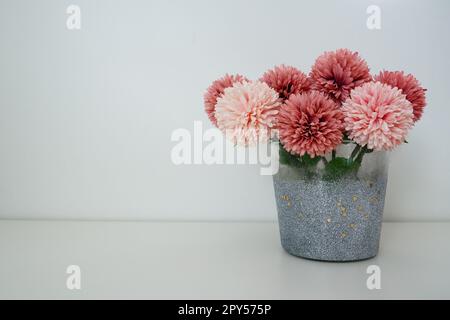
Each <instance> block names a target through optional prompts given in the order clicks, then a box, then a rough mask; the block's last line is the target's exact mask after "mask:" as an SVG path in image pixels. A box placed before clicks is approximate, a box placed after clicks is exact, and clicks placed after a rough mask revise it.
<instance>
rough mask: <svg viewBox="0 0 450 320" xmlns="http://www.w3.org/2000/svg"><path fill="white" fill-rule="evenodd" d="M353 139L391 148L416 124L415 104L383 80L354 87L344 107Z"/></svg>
mask: <svg viewBox="0 0 450 320" xmlns="http://www.w3.org/2000/svg"><path fill="white" fill-rule="evenodd" d="M342 111H343V112H344V115H345V130H347V131H348V135H349V138H350V139H353V140H354V141H355V142H357V143H358V144H360V145H362V146H367V147H368V148H369V149H374V150H377V151H378V150H392V149H393V148H394V147H395V146H397V145H399V144H401V143H403V142H404V141H405V138H406V135H407V134H408V130H409V129H410V128H411V127H412V125H413V117H414V115H413V107H412V104H411V103H410V102H409V101H408V100H407V99H406V96H405V95H404V94H402V92H401V91H400V89H398V88H393V87H391V86H389V85H387V84H382V83H381V82H369V83H366V84H364V85H362V86H361V87H358V88H355V89H354V90H352V92H351V94H350V98H348V99H347V100H346V101H345V102H344V104H343V106H342Z"/></svg>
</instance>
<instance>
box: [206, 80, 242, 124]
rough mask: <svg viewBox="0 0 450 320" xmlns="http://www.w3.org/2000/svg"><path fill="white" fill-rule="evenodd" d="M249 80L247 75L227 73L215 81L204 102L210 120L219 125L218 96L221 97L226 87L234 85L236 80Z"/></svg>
mask: <svg viewBox="0 0 450 320" xmlns="http://www.w3.org/2000/svg"><path fill="white" fill-rule="evenodd" d="M243 81H248V80H247V79H246V78H245V77H243V76H241V75H239V74H237V75H229V74H226V75H225V76H224V77H222V78H220V79H218V80H216V81H214V82H213V83H212V84H211V86H210V87H209V88H208V89H207V91H206V93H205V96H204V102H205V111H206V113H207V114H208V118H209V120H211V122H212V124H213V125H215V126H216V127H217V119H216V116H215V110H216V103H217V98H219V97H221V96H222V95H223V93H224V91H225V89H226V88H229V87H232V86H233V84H234V83H236V82H243Z"/></svg>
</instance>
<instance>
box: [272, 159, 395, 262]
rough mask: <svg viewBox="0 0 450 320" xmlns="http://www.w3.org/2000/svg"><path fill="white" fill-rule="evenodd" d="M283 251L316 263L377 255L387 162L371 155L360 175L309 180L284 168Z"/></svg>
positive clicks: (278, 185) (280, 194) (278, 181)
mask: <svg viewBox="0 0 450 320" xmlns="http://www.w3.org/2000/svg"><path fill="white" fill-rule="evenodd" d="M273 181H274V189H275V196H276V203H277V209H278V220H279V228H280V236H281V244H282V246H283V248H284V249H285V250H286V251H287V252H288V253H290V254H292V255H295V256H299V257H303V258H307V259H313V260H323V261H357V260H364V259H369V258H372V257H374V256H376V255H377V253H378V248H379V242H380V233H381V222H382V217H383V208H384V198H385V194H386V184H387V161H386V160H385V156H384V154H376V153H374V154H367V155H366V159H365V160H364V162H363V164H362V166H361V168H360V170H359V171H358V174H357V175H345V176H342V177H339V178H335V179H324V178H323V177H322V176H320V175H319V176H316V177H313V178H311V177H308V178H307V177H305V175H304V174H302V173H301V170H299V169H298V168H293V167H291V166H285V165H281V166H280V170H279V172H278V174H277V175H275V176H274V177H273Z"/></svg>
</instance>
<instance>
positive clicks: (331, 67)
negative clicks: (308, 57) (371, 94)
mask: <svg viewBox="0 0 450 320" xmlns="http://www.w3.org/2000/svg"><path fill="white" fill-rule="evenodd" d="M310 77H311V79H312V81H313V89H315V90H318V91H321V92H323V93H325V94H327V95H329V96H330V97H331V98H332V99H333V100H335V101H336V102H339V103H341V102H343V101H345V99H347V98H348V96H349V95H350V91H351V90H352V89H354V88H356V87H359V86H360V85H362V84H363V83H366V82H369V81H371V80H372V77H371V75H370V73H369V67H368V66H367V63H366V62H365V61H364V60H363V59H361V58H360V57H359V55H358V53H357V52H352V51H350V50H348V49H338V50H336V51H334V52H325V53H323V54H322V55H321V56H320V57H319V58H317V60H316V62H315V64H314V65H313V67H312V69H311V74H310Z"/></svg>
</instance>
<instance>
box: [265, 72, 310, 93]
mask: <svg viewBox="0 0 450 320" xmlns="http://www.w3.org/2000/svg"><path fill="white" fill-rule="evenodd" d="M261 81H263V82H265V83H267V84H268V85H269V87H271V88H272V89H274V90H275V91H276V92H278V94H279V95H280V98H281V99H283V100H286V99H289V97H290V96H291V95H292V94H297V93H302V92H306V91H309V90H310V89H311V80H310V79H309V78H308V77H307V76H306V75H305V74H304V73H303V72H301V71H300V70H298V69H297V68H294V67H290V66H285V65H280V66H276V67H275V68H274V69H272V70H269V71H267V72H266V73H264V75H263V76H262V78H261Z"/></svg>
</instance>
